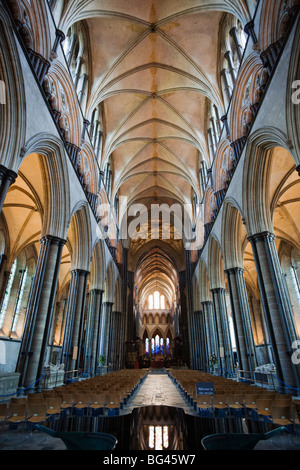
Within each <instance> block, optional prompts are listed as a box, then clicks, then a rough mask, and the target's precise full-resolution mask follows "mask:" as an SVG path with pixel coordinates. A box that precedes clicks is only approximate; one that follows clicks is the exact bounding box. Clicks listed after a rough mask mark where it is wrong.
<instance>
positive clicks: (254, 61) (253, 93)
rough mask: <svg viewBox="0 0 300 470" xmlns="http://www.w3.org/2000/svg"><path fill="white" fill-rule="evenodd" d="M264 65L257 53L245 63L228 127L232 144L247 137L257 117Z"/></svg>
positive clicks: (238, 82) (251, 55) (234, 96)
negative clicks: (256, 108)
mask: <svg viewBox="0 0 300 470" xmlns="http://www.w3.org/2000/svg"><path fill="white" fill-rule="evenodd" d="M262 72H263V63H262V60H261V58H260V56H259V55H258V53H257V52H253V53H252V54H250V56H249V57H248V58H247V60H246V62H245V63H243V65H242V69H241V70H240V72H239V77H238V80H237V83H236V86H235V88H234V93H233V96H232V103H231V109H232V110H234V112H231V113H230V114H229V119H228V125H229V132H230V138H231V141H232V142H235V141H237V140H238V139H241V138H243V137H245V136H247V134H248V132H249V129H250V127H251V123H252V120H253V118H254V116H255V112H256V110H255V105H256V104H257V103H258V102H259V100H260V96H261V92H260V83H261V76H260V74H261V73H262Z"/></svg>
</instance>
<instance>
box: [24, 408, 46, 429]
mask: <svg viewBox="0 0 300 470" xmlns="http://www.w3.org/2000/svg"><path fill="white" fill-rule="evenodd" d="M47 419H48V416H47V407H46V404H45V403H35V402H31V403H28V408H27V418H26V423H27V425H28V428H29V429H30V430H33V429H34V426H35V425H36V424H41V423H44V422H45V421H47Z"/></svg>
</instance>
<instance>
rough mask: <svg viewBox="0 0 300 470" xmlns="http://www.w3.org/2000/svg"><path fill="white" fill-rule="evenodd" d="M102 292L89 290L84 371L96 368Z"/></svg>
mask: <svg viewBox="0 0 300 470" xmlns="http://www.w3.org/2000/svg"><path fill="white" fill-rule="evenodd" d="M102 293H103V291H102V290H100V289H92V290H90V291H89V309H88V318H87V328H86V340H85V355H84V357H85V362H84V372H86V373H89V372H91V370H92V369H93V370H94V371H95V370H96V368H97V347H96V346H97V338H98V328H99V318H100V313H101V303H102Z"/></svg>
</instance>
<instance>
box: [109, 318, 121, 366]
mask: <svg viewBox="0 0 300 470" xmlns="http://www.w3.org/2000/svg"><path fill="white" fill-rule="evenodd" d="M124 322H125V316H124V315H123V314H122V312H115V311H112V312H111V317H110V328H109V341H108V357H107V363H108V364H111V369H112V370H118V369H120V368H122V357H123V353H122V351H123V348H124V341H125V336H124V333H125V331H124V325H125V323H124Z"/></svg>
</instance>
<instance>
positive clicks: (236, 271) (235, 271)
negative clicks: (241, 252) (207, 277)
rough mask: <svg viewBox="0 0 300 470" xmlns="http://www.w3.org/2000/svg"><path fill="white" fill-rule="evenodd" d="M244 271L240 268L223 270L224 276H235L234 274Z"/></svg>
mask: <svg viewBox="0 0 300 470" xmlns="http://www.w3.org/2000/svg"><path fill="white" fill-rule="evenodd" d="M244 272H245V269H244V268H241V267H239V266H236V267H234V268H228V269H225V270H224V273H225V274H236V273H244Z"/></svg>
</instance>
